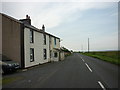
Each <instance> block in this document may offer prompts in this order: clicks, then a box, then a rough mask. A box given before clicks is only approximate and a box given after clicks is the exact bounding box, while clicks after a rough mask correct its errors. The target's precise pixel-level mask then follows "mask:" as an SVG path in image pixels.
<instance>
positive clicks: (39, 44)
mask: <svg viewBox="0 0 120 90" xmlns="http://www.w3.org/2000/svg"><path fill="white" fill-rule="evenodd" d="M33 36H34V43H30V29H29V28H25V30H24V50H25V60H24V61H25V68H26V67H30V66H34V65H38V64H43V63H47V62H48V61H49V58H50V57H49V36H48V35H46V45H44V36H43V33H39V32H36V31H34V35H33ZM30 48H34V61H33V62H30ZM43 49H46V50H47V59H45V60H44V52H43Z"/></svg>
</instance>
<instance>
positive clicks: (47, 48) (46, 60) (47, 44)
mask: <svg viewBox="0 0 120 90" xmlns="http://www.w3.org/2000/svg"><path fill="white" fill-rule="evenodd" d="M43 38H44V37H43ZM42 41H43V40H42ZM43 49H46V50H47V59H45V60H44V59H43V63H46V62H49V61H50V47H49V35H46V45H44V43H43Z"/></svg>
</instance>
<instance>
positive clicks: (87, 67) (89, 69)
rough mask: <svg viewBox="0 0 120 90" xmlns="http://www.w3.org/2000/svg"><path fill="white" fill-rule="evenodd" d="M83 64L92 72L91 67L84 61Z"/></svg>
mask: <svg viewBox="0 0 120 90" xmlns="http://www.w3.org/2000/svg"><path fill="white" fill-rule="evenodd" d="M85 65H86V66H87V68H88V69H89V70H90V71H91V72H92V69H91V68H90V67H89V66H88V64H87V63H85Z"/></svg>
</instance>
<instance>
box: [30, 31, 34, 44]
mask: <svg viewBox="0 0 120 90" xmlns="http://www.w3.org/2000/svg"><path fill="white" fill-rule="evenodd" d="M30 43H34V33H33V30H30Z"/></svg>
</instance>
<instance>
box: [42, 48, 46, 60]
mask: <svg viewBox="0 0 120 90" xmlns="http://www.w3.org/2000/svg"><path fill="white" fill-rule="evenodd" d="M43 52H44V53H43V54H44V60H45V59H47V50H46V49H44V50H43Z"/></svg>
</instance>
